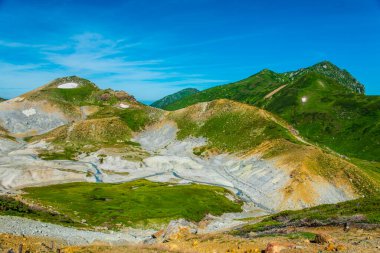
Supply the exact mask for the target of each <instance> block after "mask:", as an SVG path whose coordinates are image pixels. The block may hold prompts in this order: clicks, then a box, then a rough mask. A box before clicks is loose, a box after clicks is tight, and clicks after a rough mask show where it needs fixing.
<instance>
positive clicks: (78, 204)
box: [24, 180, 241, 228]
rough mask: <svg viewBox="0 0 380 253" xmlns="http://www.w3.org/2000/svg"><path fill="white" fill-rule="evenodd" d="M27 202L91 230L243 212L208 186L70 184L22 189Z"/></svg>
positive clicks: (143, 181)
mask: <svg viewBox="0 0 380 253" xmlns="http://www.w3.org/2000/svg"><path fill="white" fill-rule="evenodd" d="M24 190H25V191H26V192H27V193H28V194H26V195H25V197H26V198H29V199H33V200H36V201H38V202H40V203H41V204H42V205H47V206H52V207H53V208H55V209H56V210H57V211H59V212H61V213H64V214H66V215H68V216H69V217H70V218H71V219H73V220H82V219H85V220H86V221H87V223H88V224H89V225H93V226H107V227H110V228H112V227H115V226H116V224H123V225H125V226H147V225H150V224H151V225H152V224H153V225H154V224H162V223H166V222H168V221H170V220H173V219H178V218H185V219H187V220H191V221H200V220H201V219H202V218H203V217H204V216H205V215H206V214H213V215H221V214H223V213H226V212H239V211H241V203H235V202H233V201H231V200H229V199H228V198H226V197H225V196H224V195H225V194H230V192H229V191H228V190H226V189H223V188H220V187H214V186H206V185H196V184H191V185H169V184H166V183H154V182H150V181H147V180H138V181H134V182H128V183H123V184H97V183H69V184H60V185H52V186H45V187H34V188H27V189H24Z"/></svg>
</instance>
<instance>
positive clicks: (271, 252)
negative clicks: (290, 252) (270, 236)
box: [265, 242, 295, 253]
mask: <svg viewBox="0 0 380 253" xmlns="http://www.w3.org/2000/svg"><path fill="white" fill-rule="evenodd" d="M294 248H295V245H294V244H292V243H281V242H270V243H268V245H267V247H266V249H265V253H280V252H281V251H282V250H285V249H294Z"/></svg>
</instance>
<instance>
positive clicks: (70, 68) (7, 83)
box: [0, 33, 224, 100]
mask: <svg viewBox="0 0 380 253" xmlns="http://www.w3.org/2000/svg"><path fill="white" fill-rule="evenodd" d="M138 46H139V43H128V41H127V40H124V39H121V40H111V39H107V38H104V37H103V36H102V35H100V34H97V33H84V34H79V35H75V36H73V37H71V38H70V40H68V41H67V42H65V44H53V45H50V44H49V45H47V44H46V45H45V44H24V43H19V42H7V41H1V40H0V47H9V48H18V49H23V48H28V49H30V48H33V49H35V50H37V51H38V54H39V61H36V62H42V63H41V64H20V65H19V64H11V63H7V62H0V69H2V72H3V73H5V74H3V75H1V76H0V85H1V86H3V87H5V88H6V87H18V88H19V89H20V90H22V91H27V90H26V89H27V88H29V89H31V88H32V87H33V88H36V87H38V86H40V85H42V84H44V83H46V82H48V81H49V80H51V79H54V78H57V77H60V76H64V75H78V76H82V77H85V78H89V79H91V80H92V81H94V82H95V83H97V84H98V85H100V86H101V87H103V88H105V87H107V86H108V87H109V86H110V87H112V88H116V89H124V90H126V91H128V92H130V93H131V94H133V95H135V96H136V97H137V98H138V99H141V100H154V99H158V98H160V97H162V96H164V95H167V94H168V93H172V92H175V91H178V90H179V89H181V88H184V87H194V86H197V87H207V86H210V85H211V84H214V83H221V82H224V80H214V79H208V78H204V77H203V76H202V75H199V74H196V73H194V74H186V73H184V72H178V71H175V69H177V67H171V66H170V65H169V64H167V63H166V62H165V60H164V59H136V56H135V57H134V58H133V57H132V56H131V55H132V53H133V50H134V48H136V47H138ZM8 93H17V92H15V91H14V90H13V91H12V90H11V91H9V92H8ZM20 93H21V92H20Z"/></svg>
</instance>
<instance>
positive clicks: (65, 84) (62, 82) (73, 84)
mask: <svg viewBox="0 0 380 253" xmlns="http://www.w3.org/2000/svg"><path fill="white" fill-rule="evenodd" d="M86 86H87V87H91V88H95V89H99V88H98V86H97V85H96V84H95V83H93V82H91V81H90V80H87V79H85V78H82V77H79V76H65V77H60V78H57V79H54V80H53V81H51V82H50V83H48V84H47V85H46V86H44V87H45V88H62V89H73V88H80V87H86Z"/></svg>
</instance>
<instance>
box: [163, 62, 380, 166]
mask: <svg viewBox="0 0 380 253" xmlns="http://www.w3.org/2000/svg"><path fill="white" fill-rule="evenodd" d="M324 66H327V68H325V67H324ZM284 84H285V85H286V87H285V88H283V89H281V90H280V91H279V92H277V93H276V94H274V95H273V96H272V98H270V99H266V98H265V96H266V95H267V94H268V93H270V92H271V91H273V90H275V89H276V88H278V87H280V86H282V85H284ZM363 92H364V88H363V86H362V85H361V84H360V83H358V82H357V81H356V80H355V78H353V77H352V76H351V75H350V74H349V73H348V72H347V71H345V70H341V69H339V68H337V67H336V66H334V65H333V64H331V63H328V62H322V63H320V64H317V65H314V66H312V67H310V68H306V69H302V70H299V71H297V72H292V73H290V72H289V73H283V74H278V73H274V72H272V71H269V70H265V71H261V72H259V73H258V74H256V75H253V76H250V77H248V78H246V79H244V80H241V81H238V82H235V83H231V84H226V85H222V86H217V87H213V88H210V89H207V90H204V91H201V92H199V93H196V94H193V95H190V96H187V97H184V98H183V99H180V100H177V101H175V102H173V103H172V104H169V105H167V106H166V107H165V109H167V110H176V109H180V108H184V107H187V106H189V105H192V104H195V103H198V102H206V101H212V100H215V99H220V98H227V99H231V100H235V101H239V102H244V103H248V104H251V105H255V106H259V107H261V108H264V109H266V110H268V111H270V112H273V113H275V114H277V115H279V116H281V117H282V118H284V119H285V120H287V121H288V122H289V123H291V124H292V125H293V126H295V128H296V129H297V130H299V132H300V134H301V135H302V136H304V137H306V138H307V139H308V140H310V141H312V142H315V143H318V144H319V145H321V146H326V147H329V148H330V149H332V150H334V151H336V152H338V153H341V154H343V155H345V156H348V157H357V158H359V159H365V160H372V161H378V162H380V124H379V122H380V96H365V95H363ZM303 96H306V97H307V98H308V101H307V102H306V103H302V102H301V98H302V97H303Z"/></svg>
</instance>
